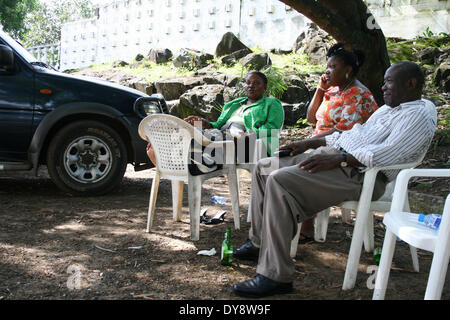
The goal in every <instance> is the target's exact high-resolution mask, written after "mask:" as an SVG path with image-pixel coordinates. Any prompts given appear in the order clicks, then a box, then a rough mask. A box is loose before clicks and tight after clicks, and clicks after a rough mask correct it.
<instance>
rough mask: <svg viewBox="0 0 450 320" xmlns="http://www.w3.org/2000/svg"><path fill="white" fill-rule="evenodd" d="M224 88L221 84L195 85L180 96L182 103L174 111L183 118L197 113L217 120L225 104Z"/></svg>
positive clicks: (211, 119)
mask: <svg viewBox="0 0 450 320" xmlns="http://www.w3.org/2000/svg"><path fill="white" fill-rule="evenodd" d="M224 88H225V87H224V86H223V85H219V84H206V85H203V86H199V87H195V88H193V89H191V90H189V91H187V92H185V93H184V94H183V95H182V96H181V97H180V103H179V104H178V105H177V106H176V108H177V110H174V113H176V114H177V115H178V116H180V117H183V118H184V117H187V116H188V115H192V114H195V115H200V116H202V117H205V118H206V119H208V120H210V121H215V120H217V118H218V117H219V115H220V113H221V110H222V107H223V105H224Z"/></svg>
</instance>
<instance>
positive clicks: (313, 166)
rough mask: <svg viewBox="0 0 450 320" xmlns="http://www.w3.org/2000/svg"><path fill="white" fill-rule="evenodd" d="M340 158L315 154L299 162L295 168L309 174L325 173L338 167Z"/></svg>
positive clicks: (337, 155)
mask: <svg viewBox="0 0 450 320" xmlns="http://www.w3.org/2000/svg"><path fill="white" fill-rule="evenodd" d="M341 161H342V156H341V155H340V154H316V155H313V156H311V157H309V158H308V159H306V160H304V161H302V162H300V163H299V164H298V165H297V166H298V167H299V168H300V169H302V170H306V171H308V172H309V173H314V172H318V171H326V170H331V169H334V168H337V167H339V166H340V164H341Z"/></svg>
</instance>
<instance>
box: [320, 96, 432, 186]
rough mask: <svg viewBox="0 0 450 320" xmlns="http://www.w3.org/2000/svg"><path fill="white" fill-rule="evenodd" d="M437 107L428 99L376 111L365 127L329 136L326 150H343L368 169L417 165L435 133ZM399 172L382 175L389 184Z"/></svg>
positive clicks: (392, 171) (357, 125)
mask: <svg viewBox="0 0 450 320" xmlns="http://www.w3.org/2000/svg"><path fill="white" fill-rule="evenodd" d="M436 122H437V112H436V107H435V105H434V104H433V103H432V102H431V101H429V100H426V99H421V100H415V101H410V102H406V103H402V104H400V105H399V106H398V107H395V108H391V107H389V106H387V105H384V106H382V107H381V108H379V109H378V110H377V111H375V112H374V113H373V114H372V116H371V117H370V118H369V119H368V120H367V122H366V123H364V124H362V125H361V124H355V125H354V126H353V128H352V129H351V130H348V131H343V132H341V133H339V132H335V133H333V134H331V135H329V136H326V137H325V139H326V142H327V146H330V147H334V148H336V149H339V148H342V149H344V150H345V151H346V152H347V153H349V154H351V155H352V156H353V157H355V158H356V159H357V160H358V161H359V162H361V163H362V164H364V165H365V167H363V168H360V170H361V171H365V170H368V169H370V168H373V167H384V166H389V165H395V164H402V163H409V162H414V161H417V160H418V159H419V158H420V157H421V156H422V155H423V154H424V153H425V152H426V151H427V150H428V147H429V146H430V144H431V140H432V139H433V135H434V131H435V129H436ZM399 171H400V170H385V171H382V172H383V173H384V174H385V175H386V177H387V178H388V180H389V181H392V180H394V179H395V177H396V176H397V174H398V172H399Z"/></svg>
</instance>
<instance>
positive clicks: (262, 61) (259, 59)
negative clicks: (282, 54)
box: [239, 52, 272, 70]
mask: <svg viewBox="0 0 450 320" xmlns="http://www.w3.org/2000/svg"><path fill="white" fill-rule="evenodd" d="M239 63H240V64H241V65H243V66H244V67H246V68H247V69H250V70H261V69H262V68H264V67H265V66H269V65H271V64H272V60H270V57H269V55H268V54H267V53H266V52H262V53H250V54H248V55H246V56H245V57H243V58H241V59H240V60H239Z"/></svg>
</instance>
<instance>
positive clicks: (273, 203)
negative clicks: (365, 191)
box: [233, 62, 436, 297]
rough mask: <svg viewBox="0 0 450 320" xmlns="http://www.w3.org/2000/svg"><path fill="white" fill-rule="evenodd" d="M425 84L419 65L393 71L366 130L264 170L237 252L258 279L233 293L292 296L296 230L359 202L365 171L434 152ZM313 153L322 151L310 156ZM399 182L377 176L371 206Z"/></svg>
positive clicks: (296, 149) (308, 143)
mask: <svg viewBox="0 0 450 320" xmlns="http://www.w3.org/2000/svg"><path fill="white" fill-rule="evenodd" d="M423 84H424V76H423V73H422V71H421V69H420V67H419V66H418V65H417V64H415V63H413V62H398V63H395V64H394V65H392V66H391V67H390V68H389V69H388V70H387V71H386V73H385V76H384V84H383V87H382V90H383V93H384V95H383V96H384V102H385V105H384V106H382V107H381V108H380V109H378V110H377V111H376V112H375V113H374V114H373V115H372V116H371V117H370V118H369V120H368V121H367V122H366V123H365V124H363V125H360V124H356V125H355V126H354V127H353V128H352V129H351V130H349V131H344V132H335V133H333V134H331V135H328V136H325V137H312V138H309V139H305V140H301V141H298V142H294V143H291V144H289V145H286V146H283V147H281V148H280V149H291V150H292V151H291V152H290V156H288V157H283V158H276V157H272V158H265V159H262V160H260V161H259V162H258V165H257V167H256V169H255V171H254V172H253V179H252V188H251V190H252V197H251V208H252V209H251V221H252V226H251V228H250V232H249V240H248V241H247V242H246V243H244V244H243V245H242V246H241V247H240V248H238V249H237V250H236V252H235V257H236V258H237V259H251V260H255V261H258V266H257V269H256V273H257V274H256V277H255V278H253V279H251V280H248V281H245V282H241V283H237V284H235V285H234V286H233V292H235V293H236V294H238V295H241V296H250V297H264V296H268V295H273V294H282V293H289V292H291V291H292V290H293V286H292V281H293V278H294V262H293V260H292V258H291V257H290V255H289V251H290V246H291V241H292V238H293V237H294V235H295V233H296V228H297V223H298V222H302V221H304V220H306V219H308V218H311V217H313V216H314V215H315V214H316V213H317V212H319V211H321V210H324V209H326V208H328V207H330V206H333V205H337V204H339V203H341V202H343V201H347V200H358V199H359V197H360V193H361V189H362V183H363V179H364V170H367V169H369V168H372V167H381V166H387V165H394V164H401V163H407V162H412V161H415V160H416V159H417V158H418V157H419V156H420V155H422V154H423V153H424V152H425V151H426V150H427V149H428V147H429V145H430V143H431V140H432V138H433V135H434V130H435V128H436V111H435V107H434V105H433V104H432V103H431V102H430V101H428V100H424V99H421V95H422V87H423ZM308 149H316V150H314V151H313V152H311V153H304V152H305V151H306V150H308ZM278 161H279V166H278V168H279V169H277V166H276V165H277V164H278ZM268 168H274V169H277V170H273V169H268ZM270 171H271V172H270ZM397 174H398V170H389V171H383V172H379V174H378V176H377V180H376V183H375V188H374V191H373V199H378V198H379V197H381V195H382V194H383V192H384V189H385V186H386V184H387V182H389V181H391V180H393V179H395V177H396V175H397Z"/></svg>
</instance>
